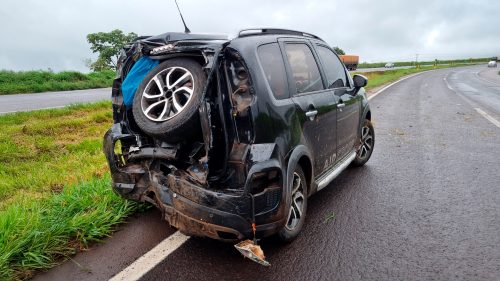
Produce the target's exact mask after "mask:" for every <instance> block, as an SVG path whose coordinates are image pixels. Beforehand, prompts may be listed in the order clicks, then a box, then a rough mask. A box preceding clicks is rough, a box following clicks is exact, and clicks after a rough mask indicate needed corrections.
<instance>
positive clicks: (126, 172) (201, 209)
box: [104, 124, 285, 241]
mask: <svg viewBox="0 0 500 281" xmlns="http://www.w3.org/2000/svg"><path fill="white" fill-rule="evenodd" d="M133 138H134V136H133V135H126V134H122V133H121V130H120V128H119V124H115V125H114V126H113V127H112V128H111V129H110V130H109V131H108V132H107V133H106V135H105V137H104V152H105V154H106V158H107V160H108V164H109V167H110V170H111V174H112V181H113V183H112V186H113V189H114V190H115V192H117V193H118V194H120V195H121V196H123V197H125V198H128V199H132V200H136V201H142V202H149V203H152V204H154V205H155V206H156V207H158V208H159V209H160V210H162V213H163V215H164V218H165V220H167V221H168V222H169V223H170V225H172V226H173V227H175V228H177V229H179V230H180V231H181V232H182V233H184V234H186V235H191V236H204V237H210V238H213V239H217V240H225V241H235V240H241V239H243V238H249V237H252V236H253V232H252V226H251V225H252V221H255V222H256V225H257V236H258V237H264V236H269V235H271V234H273V233H275V232H276V231H277V230H278V229H280V228H281V227H282V226H283V225H284V223H285V221H284V219H285V218H284V215H283V212H284V208H283V206H284V204H283V202H284V195H283V192H282V187H281V186H279V185H274V186H267V187H266V188H263V190H261V191H259V192H258V193H254V194H252V193H251V192H249V187H248V185H251V179H252V176H248V179H249V180H247V184H246V186H245V187H244V188H242V189H239V190H230V191H228V190H218V189H215V188H207V187H204V186H201V185H199V184H196V183H194V182H193V181H192V180H190V179H189V176H187V173H186V172H185V171H183V170H172V171H171V172H170V173H169V174H167V175H165V173H163V172H162V171H155V170H150V169H149V168H148V167H145V166H144V164H140V163H137V164H133V163H132V164H127V165H120V161H121V160H120V155H117V154H115V150H114V148H115V143H116V142H117V141H118V140H130V139H133ZM167 157H168V156H167ZM270 169H279V163H278V162H277V161H275V160H269V161H264V162H262V163H259V164H258V165H254V166H253V167H252V169H251V172H250V173H258V172H262V171H266V170H270ZM250 173H249V174H250Z"/></svg>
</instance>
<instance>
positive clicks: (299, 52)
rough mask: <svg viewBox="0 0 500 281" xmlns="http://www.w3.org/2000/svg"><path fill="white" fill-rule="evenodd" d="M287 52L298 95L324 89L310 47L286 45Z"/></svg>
mask: <svg viewBox="0 0 500 281" xmlns="http://www.w3.org/2000/svg"><path fill="white" fill-rule="evenodd" d="M285 52H286V56H287V58H288V62H289V63H290V67H291V70H292V75H293V79H294V81H295V85H296V86H297V93H298V94H300V93H306V92H312V91H318V90H323V89H324V88H323V81H322V80H321V75H320V74H319V69H318V64H317V63H316V60H315V59H314V56H313V54H312V51H311V49H310V48H309V46H307V45H306V44H285Z"/></svg>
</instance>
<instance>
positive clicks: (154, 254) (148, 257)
mask: <svg viewBox="0 0 500 281" xmlns="http://www.w3.org/2000/svg"><path fill="white" fill-rule="evenodd" d="M188 239H189V236H186V235H184V234H182V233H180V232H179V231H176V232H175V233H174V234H172V235H170V236H169V237H167V238H165V240H163V241H161V242H160V244H158V245H156V246H155V247H154V248H153V249H151V251H149V252H147V253H145V254H144V255H142V257H140V258H139V259H137V260H136V261H135V262H133V263H132V264H131V265H129V266H128V267H127V268H125V269H124V270H122V271H121V272H120V273H118V274H116V275H115V276H113V277H112V278H111V279H109V280H110V281H135V280H139V279H140V278H141V277H142V276H144V275H145V274H146V273H148V272H149V271H150V270H151V269H153V268H155V267H156V266H157V265H158V264H159V263H160V262H162V261H163V260H164V259H165V258H166V257H168V256H169V255H170V254H171V253H172V252H174V251H175V250H177V248H179V247H180V246H182V244H184V243H185V242H186V241H187V240H188Z"/></svg>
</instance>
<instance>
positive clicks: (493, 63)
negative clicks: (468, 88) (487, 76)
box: [488, 60, 497, 67]
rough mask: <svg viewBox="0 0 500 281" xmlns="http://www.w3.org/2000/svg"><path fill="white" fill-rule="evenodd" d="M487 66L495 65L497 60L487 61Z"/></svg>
mask: <svg viewBox="0 0 500 281" xmlns="http://www.w3.org/2000/svg"><path fill="white" fill-rule="evenodd" d="M488 67H497V62H496V61H494V60H492V61H490V62H489V63H488Z"/></svg>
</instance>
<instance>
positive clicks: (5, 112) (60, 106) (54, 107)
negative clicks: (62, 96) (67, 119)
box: [0, 104, 71, 114]
mask: <svg viewBox="0 0 500 281" xmlns="http://www.w3.org/2000/svg"><path fill="white" fill-rule="evenodd" d="M69 105H71V104H68V105H58V106H51V107H42V108H35V109H30V110H14V111H2V112H0V114H8V113H16V112H30V111H37V110H43V109H56V108H63V107H66V106H69Z"/></svg>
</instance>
